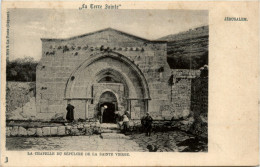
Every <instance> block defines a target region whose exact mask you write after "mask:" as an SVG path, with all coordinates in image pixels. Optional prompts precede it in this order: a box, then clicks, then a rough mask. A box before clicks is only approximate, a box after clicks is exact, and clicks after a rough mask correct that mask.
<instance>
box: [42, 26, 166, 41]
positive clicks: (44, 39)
mask: <svg viewBox="0 0 260 167" xmlns="http://www.w3.org/2000/svg"><path fill="white" fill-rule="evenodd" d="M107 30H112V31H116V32H118V33H120V34H123V35H126V36H128V37H131V38H137V39H139V40H142V41H145V42H155V43H167V41H166V40H148V39H145V38H142V37H138V36H135V35H132V34H130V33H126V32H123V31H119V30H116V29H114V28H110V27H109V28H105V29H101V30H98V31H94V32H90V33H86V34H83V35H78V36H74V37H69V38H41V41H43V42H44V41H56V42H57V41H60V42H62V41H69V40H73V39H77V38H82V37H85V36H89V35H93V34H96V33H101V32H103V31H107Z"/></svg>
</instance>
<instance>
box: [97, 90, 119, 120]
mask: <svg viewBox="0 0 260 167" xmlns="http://www.w3.org/2000/svg"><path fill="white" fill-rule="evenodd" d="M105 106H106V107H105ZM102 107H104V108H105V109H104V111H103V116H102V118H101V119H102V122H103V123H116V117H115V111H116V110H117V98H116V96H115V94H114V93H112V92H110V91H107V92H104V93H103V94H102V95H101V96H100V100H99V109H101V108H102Z"/></svg>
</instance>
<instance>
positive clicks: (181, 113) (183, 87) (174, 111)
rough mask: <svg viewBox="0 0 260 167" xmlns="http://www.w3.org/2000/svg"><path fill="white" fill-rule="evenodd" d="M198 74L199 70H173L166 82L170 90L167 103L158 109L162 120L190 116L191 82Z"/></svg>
mask: <svg viewBox="0 0 260 167" xmlns="http://www.w3.org/2000/svg"><path fill="white" fill-rule="evenodd" d="M199 74H200V71H199V70H187V69H174V70H172V75H171V77H170V78H169V80H168V82H167V83H168V84H169V85H171V90H168V91H169V92H170V94H169V96H168V98H169V102H166V103H164V105H161V106H160V108H159V112H160V113H161V116H162V119H164V120H171V119H172V118H173V119H176V120H178V119H186V118H187V117H188V116H189V115H190V113H191V112H190V106H191V102H190V100H191V82H192V81H191V80H192V78H195V77H196V76H198V75H199Z"/></svg>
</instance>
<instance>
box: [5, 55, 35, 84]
mask: <svg viewBox="0 0 260 167" xmlns="http://www.w3.org/2000/svg"><path fill="white" fill-rule="evenodd" d="M37 64H38V62H36V61H35V60H34V59H33V58H32V57H25V58H23V59H15V60H12V61H8V60H7V62H6V80H7V81H21V82H33V81H35V80H36V66H37Z"/></svg>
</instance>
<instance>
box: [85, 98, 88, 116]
mask: <svg viewBox="0 0 260 167" xmlns="http://www.w3.org/2000/svg"><path fill="white" fill-rule="evenodd" d="M88 101H89V100H88V99H86V104H85V120H87V119H88V118H89V114H88Z"/></svg>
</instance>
